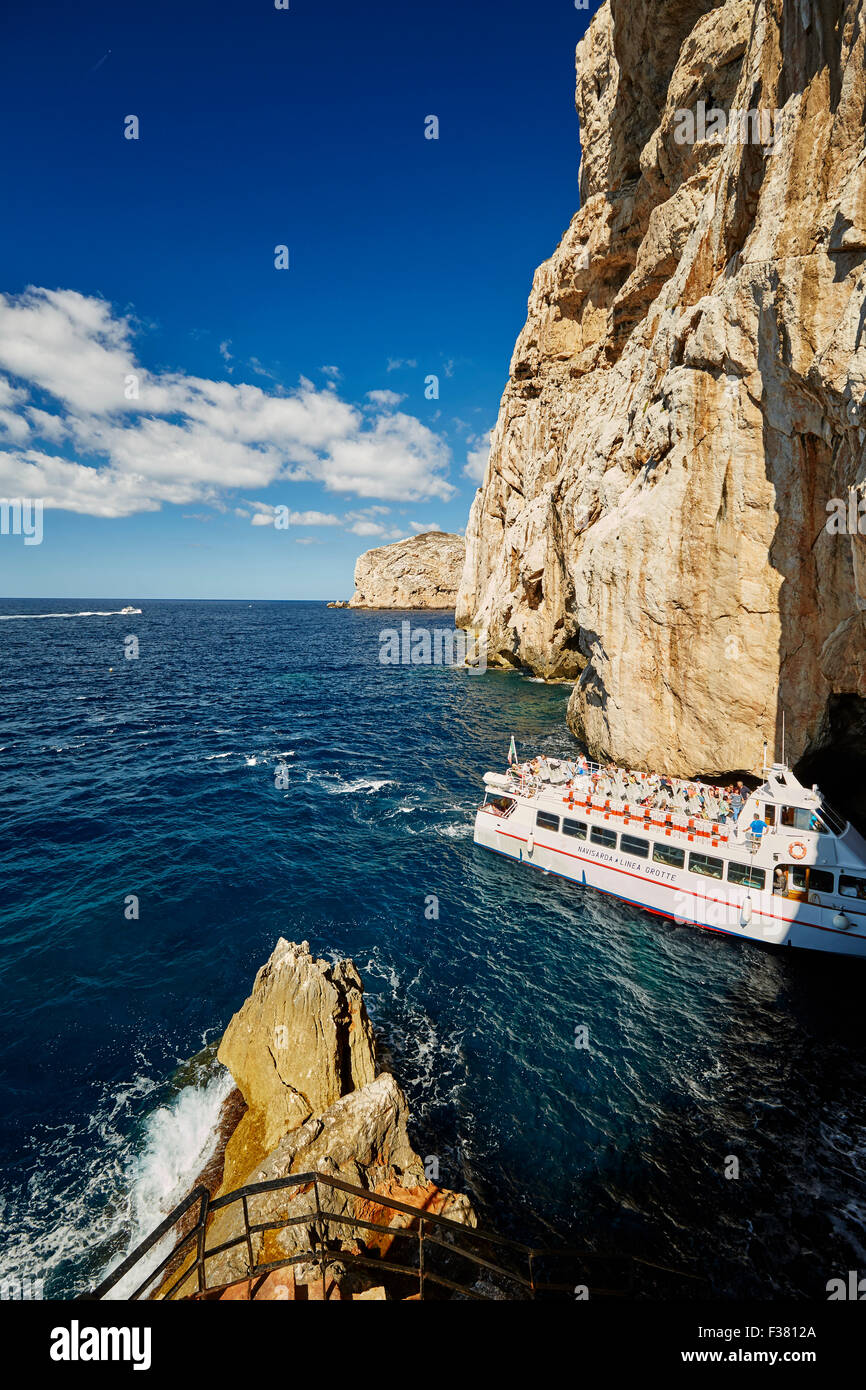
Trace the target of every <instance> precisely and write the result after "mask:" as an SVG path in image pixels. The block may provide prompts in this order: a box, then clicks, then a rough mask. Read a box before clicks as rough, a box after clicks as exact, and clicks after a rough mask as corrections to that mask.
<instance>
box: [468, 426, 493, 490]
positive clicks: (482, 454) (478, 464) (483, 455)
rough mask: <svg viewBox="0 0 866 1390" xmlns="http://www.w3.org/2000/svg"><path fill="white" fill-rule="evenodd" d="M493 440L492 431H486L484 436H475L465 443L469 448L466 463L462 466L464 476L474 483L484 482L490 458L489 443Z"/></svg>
mask: <svg viewBox="0 0 866 1390" xmlns="http://www.w3.org/2000/svg"><path fill="white" fill-rule="evenodd" d="M492 438H493V431H492V430H488V431H487V433H486V434H481V435H476V436H475V437H474V438H473V437H472V436H470V438H469V439H468V440H467V441H466V442H467V444H468V445H469V446H470V449H469V453H468V454H467V455H466V463H465V464H464V466H463V473H464V476H465V477H467V478H471V479H472V481H473V482H474V483H480V482H483V480H484V473H485V470H486V468H487V460H488V459H489V457H490V441H491V439H492Z"/></svg>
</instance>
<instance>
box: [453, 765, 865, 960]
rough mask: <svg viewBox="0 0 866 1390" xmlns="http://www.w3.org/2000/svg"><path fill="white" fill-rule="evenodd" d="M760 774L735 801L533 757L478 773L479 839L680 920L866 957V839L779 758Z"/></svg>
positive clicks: (694, 786) (694, 785) (640, 776)
mask: <svg viewBox="0 0 866 1390" xmlns="http://www.w3.org/2000/svg"><path fill="white" fill-rule="evenodd" d="M512 749H513V742H512ZM515 761H516V759H515ZM764 777H765V780H764V782H763V784H762V785H761V786H760V787H758V789H757V790H756V791H748V790H744V792H743V805H742V807H741V808H740V807H738V806H737V804H736V801H735V802H734V803H733V806H730V804H729V803H728V802H727V801H726V798H725V796H724V795H723V794H722V793H720V791H719V788H717V787H711V786H707V785H706V784H702V783H699V782H695V781H693V780H692V781H687V780H683V779H679V778H664V777H658V776H654V775H651V774H649V773H632V772H628V771H626V770H624V769H622V768H614V767H612V766H609V767H607V768H603V767H599V766H598V764H595V763H590V762H588V761H587V760H586V759H584V758H581V759H578V760H577V762H569V761H566V760H564V759H557V758H535V759H533V760H532V761H531V762H530V763H524V764H523V765H522V766H519V767H518V766H513V767H510V768H509V770H508V771H507V772H506V773H497V772H488V773H486V774H485V776H484V783H485V798H484V804H483V805H482V806H481V807H479V809H478V812H477V814H476V817H475V837H474V838H475V843H476V844H477V845H483V846H484V847H485V848H486V849H492V850H495V851H496V852H497V853H498V854H504V855H505V856H506V857H507V858H509V859H517V860H519V861H520V862H522V863H527V864H531V865H533V867H535V868H536V869H541V870H543V871H544V872H545V873H555V874H558V875H560V877H562V878H566V879H570V880H571V881H572V882H575V883H579V884H582V885H585V886H587V887H590V888H598V889H600V890H601V891H602V892H604V893H612V894H614V895H615V896H616V897H618V898H623V899H625V901H626V902H629V903H632V904H634V905H635V906H637V907H642V908H645V909H646V910H647V911H648V912H654V913H656V914H658V915H660V916H663V917H670V918H672V919H673V920H674V921H676V922H681V923H688V924H690V925H692V926H697V927H705V928H708V929H710V930H711V931H717V932H725V933H727V934H728V935H729V936H738V937H743V938H745V939H746V940H748V941H759V942H763V943H769V944H772V945H775V946H800V947H806V948H808V949H811V950H815V951H834V952H836V953H838V954H840V955H846V956H866V841H864V840H863V838H862V837H861V836H860V835H859V834H858V833H857V831H856V830H855V829H854V828H853V826H851V825H850V824H848V823H847V822H846V821H845V820H843V819H842V817H841V816H839V815H838V814H837V813H836V812H835V811H834V810H833V809H832V807H831V806H829V805H828V804H827V802H826V801H825V800H824V798H823V797H822V795H821V793H820V792H819V790H818V788H817V787H812V788H811V789H808V788H806V787H803V786H802V785H801V784H800V783H799V782H798V781H797V778H796V777H795V776H794V774H793V773H792V772H791V770H790V768H788V767H786V766H785V764H784V763H774V764H773V765H772V767H769V768H766V769H765V770H764ZM707 812H709V815H708V814H707ZM726 812H728V814H727V815H726V814H725V813H726Z"/></svg>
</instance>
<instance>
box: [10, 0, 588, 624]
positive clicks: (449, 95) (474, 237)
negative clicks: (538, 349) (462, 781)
mask: <svg viewBox="0 0 866 1390" xmlns="http://www.w3.org/2000/svg"><path fill="white" fill-rule="evenodd" d="M595 7H596V6H595V3H594V2H593V4H592V8H595ZM589 14H590V11H586V10H578V9H576V8H575V6H574V3H573V0H538V3H535V4H533V5H531V6H530V5H527V4H524V3H497V4H493V3H489V0H476V3H473V4H471V5H468V4H466V3H465V2H464V3H456V2H453V0H442V3H439V4H437V5H435V6H425V5H423V4H415V5H409V4H406V3H398V0H368V3H365V4H363V5H359V4H357V3H354V4H352V3H348V0H336V3H326V2H323V0H316V2H315V3H314V0H291V8H290V9H289V10H288V11H285V10H277V9H276V8H275V7H274V5H273V3H270V4H269V3H267V2H266V0H257V3H252V2H251V0H244V3H241V0H238V3H236V4H228V3H219V2H218V0H216V2H214V0H212V2H211V3H207V4H205V3H200V0H184V3H183V4H177V2H176V0H174V2H173V3H164V0H158V2H157V3H154V0H147V3H144V4H142V5H138V6H125V5H118V4H117V3H116V0H112V3H104V4H103V3H84V4H82V5H80V6H79V5H76V6H71V5H56V6H54V5H51V4H48V5H43V6H39V7H36V8H33V9H30V8H28V7H25V6H18V7H17V13H15V12H13V13H10V12H8V10H7V12H6V13H5V14H4V16H3V18H2V20H0V43H2V51H3V53H4V57H5V62H4V74H3V83H2V84H0V123H2V140H0V149H2V151H3V153H2V156H0V157H2V160H3V164H4V166H5V168H4V180H3V186H4V191H5V194H6V200H5V201H6V206H5V210H4V217H3V219H2V225H0V252H2V262H0V263H2V265H3V267H4V280H3V283H2V285H0V289H2V291H3V294H4V299H3V301H2V304H0V435H2V437H0V494H2V495H3V496H5V497H18V496H21V497H38V496H44V497H45V499H46V512H45V518H44V539H43V542H42V544H41V545H38V546H36V545H34V546H24V545H23V543H22V540H21V538H20V537H16V536H12V535H0V594H5V595H8V596H15V597H19V596H69V597H77V596H86V597H96V596H105V597H118V598H123V599H125V600H130V601H131V600H135V599H143V598H148V597H203V598H207V597H212V598H223V597H238V598H332V597H342V596H347V595H348V594H349V593H351V587H352V586H351V579H352V570H353V566H354V561H355V558H356V557H357V555H358V554H359V553H360V552H361V551H362V550H364V549H367V548H368V547H369V546H371V545H375V544H381V543H384V542H385V541H387V540H389V539H392V538H394V537H396V536H398V535H408V534H411V533H412V532H413V531H414V530H417V529H419V528H427V527H429V526H431V525H437V526H439V527H440V528H441V529H443V530H462V529H463V528H464V526H465V522H466V518H467V514H468V510H469V504H470V502H471V499H472V495H473V492H474V490H475V487H476V486H477V480H476V478H474V477H472V476H470V474H471V472H472V469H473V468H474V469H475V470H476V471H477V468H478V465H479V460H480V459H481V458H482V457H483V453H484V441H485V439H486V434H487V431H488V430H489V429H490V427H491V426H492V425H493V423H494V422H495V419H496V412H497V408H498V403H499V397H500V394H501V391H502V388H503V385H504V383H505V380H506V376H507V371H508V363H509V359H510V356H511V352H512V349H513V346H514V341H515V338H516V336H517V333H518V332H519V330H520V327H521V325H522V323H523V320H524V317H525V310H526V299H527V295H528V293H529V289H530V286H531V280H532V273H533V271H534V269H535V267H536V265H537V264H538V263H539V262H540V261H541V260H543V259H544V258H545V257H547V256H548V255H550V253H551V252H552V251H553V249H554V247H555V245H556V243H557V241H558V240H559V237H560V236H561V234H562V232H563V230H564V229H565V227H566V226H567V224H568V221H569V219H570V218H571V216H572V215H573V213H574V212H575V210H576V208H577V203H578V194H577V170H578V163H579V147H578V125H577V117H576V115H575V113H574V102H573V89H574V45H575V43H576V42H577V40H578V39H579V38H580V36H581V34H582V33H583V32H584V30H585V28H586V24H587V22H588V19H589ZM130 115H134V116H136V117H137V118H138V122H139V132H138V133H139V138H138V139H137V140H129V139H126V138H124V130H125V119H126V117H128V116H130ZM429 115H435V116H437V117H438V120H439V139H438V140H427V139H425V138H424V136H425V118H426V117H427V116H429ZM282 245H285V246H287V247H288V252H289V268H288V269H286V270H278V269H276V268H275V264H274V260H275V247H277V246H282ZM431 375H435V376H437V377H438V380H439V396H438V399H427V398H426V397H425V382H426V380H427V378H428V377H429V376H431ZM132 379H134V381H133V380H132ZM136 392H137V394H135V393H136ZM467 460H470V463H469V470H470V472H469V474H468V473H467V471H466V468H467ZM277 506H282V507H285V508H287V509H288V512H289V517H290V521H291V524H290V526H289V527H288V529H279V530H278V529H277V528H275V526H274V525H273V524H272V518H273V508H274V507H277Z"/></svg>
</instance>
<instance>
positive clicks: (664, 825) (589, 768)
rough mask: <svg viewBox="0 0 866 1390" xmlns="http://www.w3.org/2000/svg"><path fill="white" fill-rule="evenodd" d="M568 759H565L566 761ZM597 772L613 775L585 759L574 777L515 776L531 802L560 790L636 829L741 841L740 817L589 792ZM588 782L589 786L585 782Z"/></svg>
mask: <svg viewBox="0 0 866 1390" xmlns="http://www.w3.org/2000/svg"><path fill="white" fill-rule="evenodd" d="M565 761H566V760H564V759H563V760H562V762H565ZM596 772H597V773H599V774H601V775H603V776H606V775H609V774H608V771H607V769H606V768H604V767H602V766H601V765H600V764H599V763H593V762H589V761H588V760H585V761H584V763H583V764H581V770H580V771H579V772H578V773H577V774H576V775H575V776H574V777H571V778H562V780H554V779H553V778H550V777H548V778H544V777H540V776H539V775H538V774H533V775H532V776H531V777H527V776H519V777H518V776H516V774H515V773H514V772H513V771H512V777H515V790H516V791H517V792H518V793H519V795H521V796H522V797H524V798H525V799H527V800H530V801H534V800H536V799H537V798H538V796H539V795H541V794H542V793H545V794H549V793H553V794H557V793H560V794H562V800H563V802H564V803H565V804H566V805H567V806H569V807H570V808H575V807H579V808H580V809H582V810H585V811H587V812H589V813H590V814H597V815H600V816H601V817H602V819H604V820H608V819H610V818H611V817H613V818H615V819H621V820H622V821H623V823H624V824H634V826H635V827H636V828H637V826H639V825H644V826H646V827H647V828H648V829H649V828H650V827H651V826H654V827H656V828H657V829H661V830H663V831H664V832H665V833H666V834H677V835H684V836H685V837H686V838H687V839H694V838H695V837H699V838H701V839H709V840H710V841H711V842H712V843H713V844H714V845H718V844H729V843H731V842H735V843H738V842H739V837H738V834H737V821H736V819H731V820H725V821H722V820H714V819H711V818H709V817H707V816H701V815H698V814H695V813H693V812H691V811H688V810H681V809H674V808H673V807H665V806H662V805H660V804H656V803H655V802H652V801H651V802H650V803H649V804H643V805H638V804H637V802H634V801H629V800H628V799H627V798H623V797H620V796H617V795H616V794H615V793H613V794H609V795H608V794H603V793H591V794H590V795H587V794H586V793H587V792H589V782H590V778H591V776H592V774H593V773H596ZM627 775H628V776H630V777H634V778H638V779H640V781H645V780H646V779H647V776H648V774H646V773H642V772H636V773H630V772H627ZM569 782H570V784H571V785H569ZM584 783H585V785H582V784H584Z"/></svg>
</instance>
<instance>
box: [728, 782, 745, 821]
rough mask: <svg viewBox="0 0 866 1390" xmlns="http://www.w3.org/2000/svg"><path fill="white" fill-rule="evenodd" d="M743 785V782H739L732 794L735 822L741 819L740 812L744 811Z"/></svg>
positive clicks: (732, 811) (732, 810)
mask: <svg viewBox="0 0 866 1390" xmlns="http://www.w3.org/2000/svg"><path fill="white" fill-rule="evenodd" d="M742 785H743V784H742V782H737V784H736V786H735V787H734V790H733V791H732V792H731V814H732V815H733V817H734V820H739V819H740V812H741V811H742V809H743V793H742V791H741V790H740V789H741V787H742Z"/></svg>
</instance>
